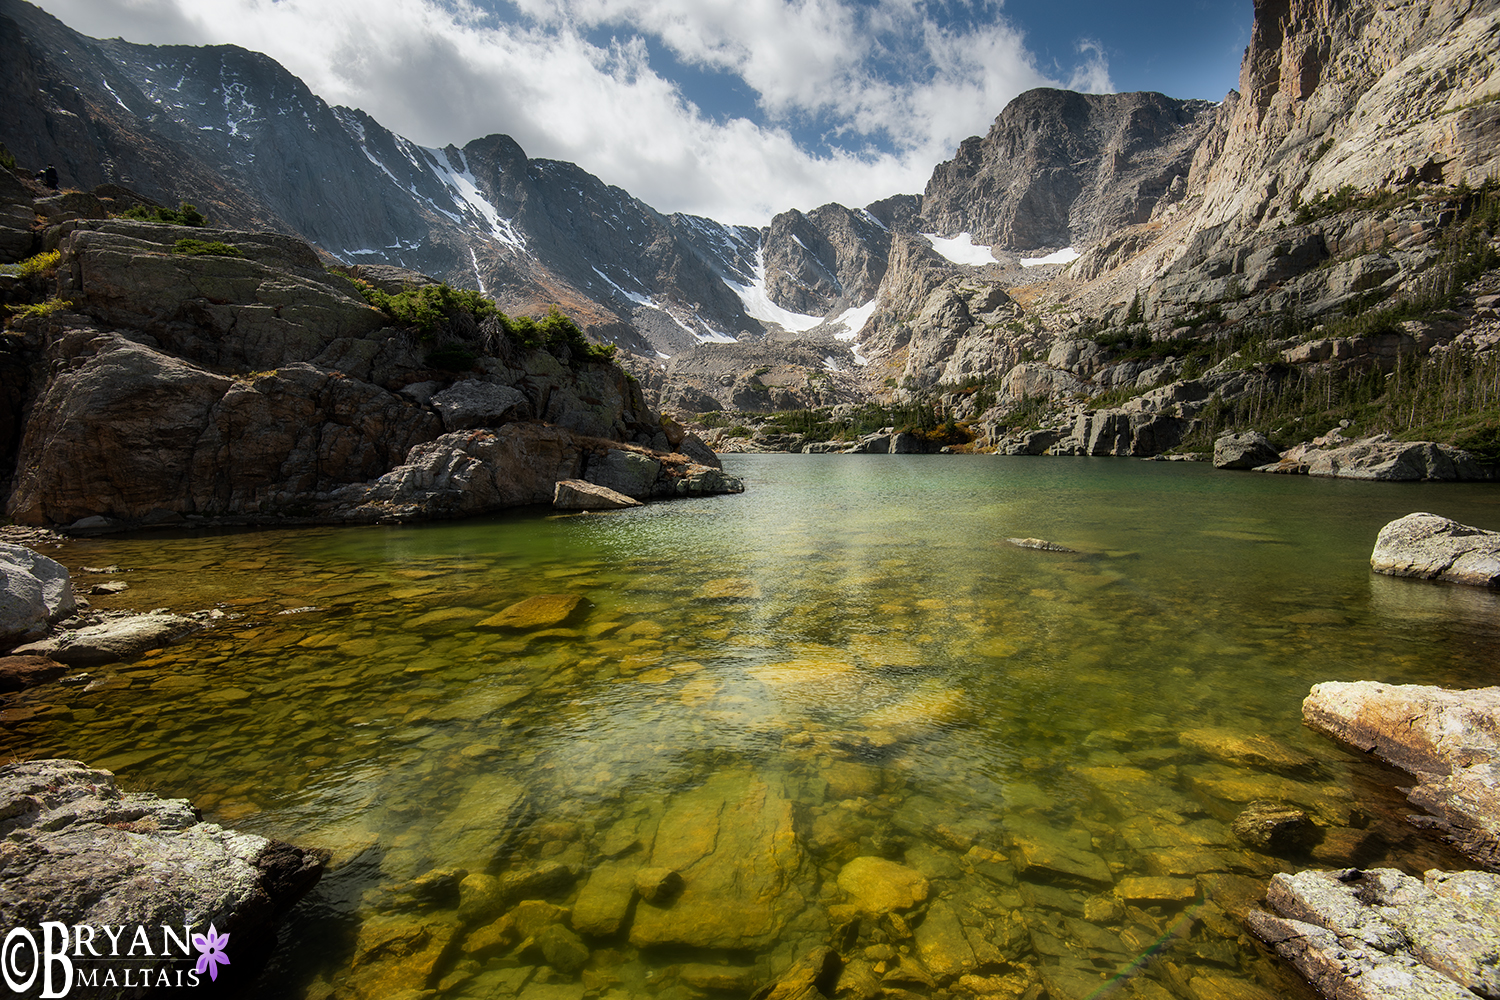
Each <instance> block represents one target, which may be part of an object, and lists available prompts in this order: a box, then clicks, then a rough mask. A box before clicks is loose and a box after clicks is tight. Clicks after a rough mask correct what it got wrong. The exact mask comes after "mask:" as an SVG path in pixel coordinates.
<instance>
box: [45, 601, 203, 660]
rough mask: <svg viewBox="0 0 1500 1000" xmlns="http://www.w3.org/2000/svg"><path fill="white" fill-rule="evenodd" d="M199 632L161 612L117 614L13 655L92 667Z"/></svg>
mask: <svg viewBox="0 0 1500 1000" xmlns="http://www.w3.org/2000/svg"><path fill="white" fill-rule="evenodd" d="M202 628H203V623H202V622H200V621H196V620H194V619H192V618H187V617H184V616H183V615H172V614H167V613H165V612H152V613H151V614H145V615H136V614H118V615H116V616H114V617H110V618H106V619H105V620H104V621H102V622H99V623H98V624H97V625H87V626H84V627H83V628H78V629H69V630H67V631H64V632H60V633H58V634H57V635H54V636H52V637H51V638H49V639H44V640H42V641H41V642H33V643H31V644H30V645H26V646H21V647H19V648H17V649H16V652H17V653H22V654H32V655H36V656H45V657H48V658H50V659H53V660H57V661H58V662H59V663H66V664H68V665H69V666H75V667H94V666H99V665H100V664H104V663H117V662H119V661H121V660H130V659H133V658H134V657H137V656H139V655H141V654H142V653H144V652H146V651H148V650H152V649H160V648H161V647H162V646H170V645H171V644H172V643H174V642H178V641H180V640H182V639H185V638H187V637H188V636H190V635H192V634H193V633H194V632H197V631H199V630H200V629H202Z"/></svg>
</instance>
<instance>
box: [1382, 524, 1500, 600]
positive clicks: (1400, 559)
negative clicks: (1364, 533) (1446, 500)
mask: <svg viewBox="0 0 1500 1000" xmlns="http://www.w3.org/2000/svg"><path fill="white" fill-rule="evenodd" d="M1370 568H1371V569H1373V570H1374V571H1375V572H1377V573H1384V574H1385V575H1386V576H1410V577H1416V578H1417V579H1420V580H1441V581H1444V582H1446V583H1463V584H1468V585H1469V586H1473V587H1500V532H1494V531H1486V530H1485V529H1483V528H1473V527H1470V526H1469V525H1467V524H1459V523H1458V522H1457V521H1453V520H1450V519H1448V518H1446V517H1441V516H1439V515H1437V514H1428V513H1424V512H1419V513H1416V514H1408V515H1406V516H1405V517H1403V518H1399V519H1397V520H1395V521H1392V522H1391V523H1390V524H1387V525H1386V526H1385V527H1384V528H1381V529H1380V534H1379V535H1377V536H1376V538H1375V551H1374V552H1372V553H1370Z"/></svg>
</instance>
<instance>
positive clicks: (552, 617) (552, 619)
mask: <svg viewBox="0 0 1500 1000" xmlns="http://www.w3.org/2000/svg"><path fill="white" fill-rule="evenodd" d="M583 607H584V600H583V598H581V597H579V596H578V595H576V594H539V595H538V596H536V597H528V598H527V599H526V600H524V601H521V602H520V603H518V604H512V605H511V606H510V607H508V608H506V609H505V610H504V611H501V612H499V613H498V614H493V615H491V616H490V617H488V618H486V619H485V620H484V621H482V622H480V623H479V627H480V628H509V629H516V630H518V631H522V632H531V631H534V630H536V629H544V628H557V627H558V626H559V625H563V624H566V623H567V622H568V621H570V620H572V619H573V617H574V616H575V615H578V614H579V613H580V611H581V609H582V608H583Z"/></svg>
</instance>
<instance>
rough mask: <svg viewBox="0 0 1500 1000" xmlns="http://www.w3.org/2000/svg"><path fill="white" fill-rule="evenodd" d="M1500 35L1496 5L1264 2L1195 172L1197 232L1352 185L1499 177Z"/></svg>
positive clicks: (1268, 218)
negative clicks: (1212, 141)
mask: <svg viewBox="0 0 1500 1000" xmlns="http://www.w3.org/2000/svg"><path fill="white" fill-rule="evenodd" d="M1497 32H1500V3H1497V2H1496V0H1435V2H1424V3H1416V2H1407V3H1394V4H1375V3H1347V2H1341V0H1257V2H1256V4H1255V26H1254V31H1253V35H1252V39H1251V44H1250V47H1249V49H1248V50H1247V52H1246V55H1245V60H1244V62H1243V64H1242V67H1241V70H1240V92H1241V95H1242V97H1241V99H1240V100H1239V101H1237V102H1236V104H1235V106H1234V109H1233V113H1232V115H1231V116H1230V119H1229V121H1228V122H1227V127H1226V129H1225V135H1224V138H1223V144H1222V148H1219V149H1207V150H1204V151H1202V155H1200V156H1199V157H1198V158H1197V159H1196V161H1195V162H1194V165H1193V167H1194V169H1193V177H1192V178H1191V179H1190V183H1189V190H1190V192H1191V193H1192V194H1195V195H1196V194H1200V193H1201V195H1202V199H1203V201H1202V205H1201V207H1200V208H1199V210H1198V212H1197V213H1196V219H1195V224H1194V229H1195V230H1196V231H1198V232H1202V231H1208V230H1215V229H1219V228H1221V227H1222V229H1223V236H1224V237H1225V238H1228V239H1234V238H1237V234H1240V233H1243V232H1244V231H1246V230H1253V229H1256V228H1261V227H1265V226H1270V225H1276V224H1279V223H1280V222H1282V221H1285V220H1286V218H1287V217H1288V216H1289V215H1291V214H1293V213H1294V212H1295V207H1296V206H1297V205H1298V204H1300V203H1305V202H1308V201H1311V200H1312V199H1313V198H1314V197H1316V196H1317V195H1318V194H1320V193H1332V192H1336V191H1337V190H1339V189H1340V188H1341V187H1343V186H1344V185H1352V186H1353V187H1354V188H1356V189H1358V190H1360V191H1369V190H1372V189H1377V188H1389V187H1395V186H1399V185H1403V184H1411V183H1414V182H1421V181H1425V182H1429V183H1442V184H1458V183H1461V182H1467V183H1469V184H1471V185H1477V184H1479V183H1480V182H1482V181H1483V180H1485V179H1486V178H1487V177H1490V176H1494V175H1496V174H1500V144H1497V143H1496V142H1495V141H1494V136H1495V135H1496V134H1497V133H1500V102H1497V101H1496V100H1495V98H1496V97H1497V96H1500V84H1497V82H1496V80H1495V72H1496V47H1497V41H1496V39H1497Z"/></svg>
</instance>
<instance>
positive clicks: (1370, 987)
mask: <svg viewBox="0 0 1500 1000" xmlns="http://www.w3.org/2000/svg"><path fill="white" fill-rule="evenodd" d="M1497 898H1500V875H1495V874H1492V873H1489V872H1456V873H1448V872H1441V871H1429V872H1428V873H1427V874H1426V876H1425V878H1424V879H1420V880H1419V879H1416V878H1412V877H1411V876H1409V875H1406V874H1404V873H1402V872H1399V871H1396V870H1394V869H1390V868H1379V869H1372V870H1369V871H1361V870H1359V869H1352V868H1351V869H1343V870H1341V871H1320V872H1300V873H1298V874H1296V875H1285V874H1281V875H1276V876H1274V877H1273V878H1272V879H1271V885H1270V888H1269V890H1268V891H1267V893H1266V902H1267V903H1268V904H1269V905H1270V906H1271V907H1272V908H1273V909H1274V910H1275V915H1273V914H1269V913H1265V912H1263V911H1251V912H1250V913H1249V914H1248V915H1247V918H1246V923H1247V924H1248V925H1249V927H1250V929H1251V930H1252V931H1254V932H1255V933H1256V934H1257V935H1258V936H1259V937H1260V938H1261V939H1262V940H1264V941H1266V942H1267V943H1269V944H1271V945H1272V946H1273V947H1274V948H1275V949H1276V950H1277V952H1278V953H1280V954H1281V955H1282V957H1284V958H1286V959H1287V960H1288V961H1290V962H1291V963H1292V964H1293V965H1295V966H1296V967H1297V969H1298V971H1300V972H1301V973H1302V974H1303V975H1304V976H1305V977H1307V979H1308V980H1309V981H1310V982H1311V983H1312V984H1313V985H1314V986H1316V987H1317V988H1318V989H1319V991H1321V992H1322V993H1323V994H1324V995H1325V996H1337V997H1340V998H1343V997H1349V998H1351V1000H1366V998H1368V1000H1376V998H1380V1000H1385V998H1387V997H1389V998H1393V1000H1394V998H1397V997H1399V998H1402V1000H1408V998H1443V1000H1448V998H1452V1000H1458V998H1460V997H1469V998H1472V997H1473V996H1474V995H1475V994H1478V995H1480V996H1485V997H1500V915H1497V912H1496V909H1495V901H1496V899H1497Z"/></svg>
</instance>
